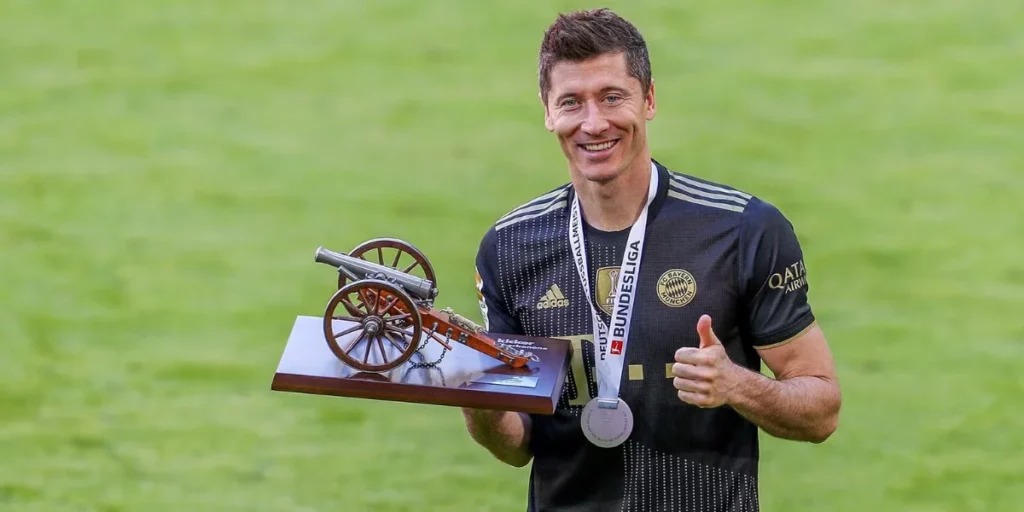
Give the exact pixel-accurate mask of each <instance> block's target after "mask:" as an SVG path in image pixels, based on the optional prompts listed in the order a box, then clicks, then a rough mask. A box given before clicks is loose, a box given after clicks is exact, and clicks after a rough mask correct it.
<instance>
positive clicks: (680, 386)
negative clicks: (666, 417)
mask: <svg viewBox="0 0 1024 512" xmlns="http://www.w3.org/2000/svg"><path fill="white" fill-rule="evenodd" d="M697 334H698V335H699V336H700V346H698V347H697V348H693V347H683V348H680V349H679V350H677V351H676V362H675V364H673V365H672V375H674V376H675V378H674V379H672V385H673V386H674V387H675V388H676V389H677V390H679V391H678V395H679V399H680V400H682V401H683V402H686V403H688V404H693V405H696V406H698V407H719V406H721V405H723V404H725V403H727V402H728V396H729V393H730V391H732V388H734V387H735V386H736V383H737V371H738V370H739V368H738V367H737V366H736V365H735V364H734V363H733V362H732V361H731V360H730V359H729V355H728V354H726V352H725V347H724V346H723V345H722V341H721V340H719V339H718V336H716V335H715V331H714V330H712V329H711V317H710V316H708V315H703V316H701V317H700V320H698V321H697Z"/></svg>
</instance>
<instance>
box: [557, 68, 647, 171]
mask: <svg viewBox="0 0 1024 512" xmlns="http://www.w3.org/2000/svg"><path fill="white" fill-rule="evenodd" d="M550 83H551V87H550V90H549V91H548V99H547V104H546V105H545V106H544V125H545V127H546V128H547V129H548V130H549V131H551V132H553V133H555V134H556V135H557V136H558V140H559V143H560V144H561V146H562V152H563V153H564V154H565V157H566V158H567V159H568V160H569V165H570V168H571V169H572V170H573V172H576V173H579V174H580V175H582V176H583V177H584V178H585V179H587V180H591V181H597V182H606V181H609V180H611V179H614V178H616V177H617V176H619V175H620V174H622V173H623V172H624V171H625V170H626V169H628V168H629V166H630V164H632V163H633V162H634V161H635V160H636V157H637V156H640V155H641V154H644V152H645V151H646V148H647V121H650V120H651V119H654V113H655V104H654V84H653V83H652V84H651V88H650V90H648V91H644V90H643V89H642V86H641V85H640V81H639V80H637V79H636V78H633V77H632V76H630V75H629V72H628V70H627V67H626V57H625V54H623V53H616V54H605V55H601V56H599V57H595V58H593V59H590V60H587V61H583V62H559V63H558V64H556V65H555V66H554V67H552V69H551V75H550Z"/></svg>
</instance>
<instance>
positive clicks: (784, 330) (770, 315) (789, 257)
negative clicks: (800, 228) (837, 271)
mask: <svg viewBox="0 0 1024 512" xmlns="http://www.w3.org/2000/svg"><path fill="white" fill-rule="evenodd" d="M743 215H744V219H743V226H742V228H741V233H742V234H741V238H742V240H741V243H740V247H741V257H740V265H741V269H740V275H741V279H740V286H741V290H743V297H744V304H746V308H745V311H744V315H745V323H746V324H747V329H748V335H749V337H750V340H751V344H752V345H753V346H754V347H756V348H765V347H769V346H772V345H776V344H779V343H782V342H785V341H788V340H790V339H792V338H793V337H794V336H796V335H797V334H799V333H800V332H801V331H803V330H804V329H806V328H807V327H809V326H811V325H812V324H813V323H814V320H815V318H814V313H813V311H812V310H811V305H810V302H809V301H808V291H809V285H808V282H807V269H806V267H805V265H804V255H803V250H802V248H801V247H800V242H799V240H798V239H797V236H796V231H795V230H794V228H793V225H792V224H791V223H790V222H789V220H788V219H786V217H785V216H784V215H783V214H782V212H781V211H779V210H778V208H776V207H775V206H773V205H771V204H770V203H767V202H765V201H761V200H759V199H757V198H752V199H751V201H750V203H749V204H748V206H747V209H746V210H745V211H744V214H743Z"/></svg>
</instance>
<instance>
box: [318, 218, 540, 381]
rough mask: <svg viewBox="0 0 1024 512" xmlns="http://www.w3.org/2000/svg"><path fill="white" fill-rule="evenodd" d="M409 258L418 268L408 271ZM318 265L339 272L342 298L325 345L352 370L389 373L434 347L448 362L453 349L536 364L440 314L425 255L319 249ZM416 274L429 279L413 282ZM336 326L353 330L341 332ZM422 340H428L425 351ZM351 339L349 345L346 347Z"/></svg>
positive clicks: (394, 246) (372, 247)
mask: <svg viewBox="0 0 1024 512" xmlns="http://www.w3.org/2000/svg"><path fill="white" fill-rule="evenodd" d="M386 250H387V251H389V252H390V251H394V252H395V255H394V258H393V259H392V258H391V257H390V256H389V257H388V258H385V251H386ZM374 254H375V255H376V258H374V257H373V255H374ZM403 257H407V258H409V259H411V260H412V262H411V263H409V264H408V265H405V266H403V263H402V261H401V260H402V258H403ZM314 260H315V261H316V262H317V263H324V264H327V265H330V266H332V267H334V268H336V269H337V271H338V290H337V292H335V293H334V295H333V296H331V299H330V300H329V301H328V303H327V307H326V309H325V311H324V318H323V330H324V338H325V339H326V341H327V345H328V346H329V347H330V349H331V352H333V353H334V355H335V356H337V357H338V359H340V360H341V361H342V362H344V363H345V364H347V365H349V366H351V367H353V368H356V369H358V370H362V371H367V372H383V371H387V370H390V369H392V368H395V367H397V366H399V365H401V364H403V363H405V362H406V361H408V360H409V358H410V357H412V356H413V354H415V353H416V352H417V351H419V350H421V349H422V348H424V347H425V346H426V341H429V340H430V339H433V340H435V341H437V342H438V343H439V344H441V345H442V346H443V347H444V349H445V352H442V358H443V357H444V354H445V353H446V351H448V350H451V349H452V345H451V342H453V341H454V342H457V343H461V344H463V345H465V346H467V347H469V348H472V349H474V350H477V351H479V352H481V353H483V354H486V355H488V356H490V357H493V358H495V359H497V360H498V361H501V362H502V363H505V364H507V365H509V366H511V367H513V368H519V367H522V366H524V365H526V364H527V363H528V362H529V361H531V360H533V361H536V360H537V356H535V355H533V354H531V353H529V352H526V351H523V350H521V349H517V348H515V347H509V346H503V345H502V344H500V343H498V342H496V341H495V340H494V339H493V338H491V337H489V336H488V335H487V334H486V333H485V332H484V329H483V328H482V327H481V326H479V325H477V324H475V323H474V322H472V321H470V320H469V319H467V318H465V317H463V316H461V315H458V314H456V313H455V312H454V311H452V309H451V308H443V309H436V308H435V307H434V299H436V298H437V295H438V288H437V279H436V277H435V275H434V270H433V268H432V267H431V265H430V262H429V261H428V260H427V258H426V257H425V256H424V255H423V253H422V252H420V251H419V250H418V249H416V248H415V247H413V246H412V245H410V244H408V243H406V242H404V241H402V240H397V239H393V238H379V239H374V240H369V241H367V242H364V243H363V244H360V245H359V246H357V247H356V248H355V249H353V250H352V251H350V252H349V253H348V254H345V253H341V252H335V251H332V250H329V249H326V248H324V247H319V248H317V250H316V254H315V257H314ZM373 260H376V261H373ZM386 260H388V261H390V264H386V263H385V261H386ZM400 267H401V268H400ZM413 270H417V271H418V273H422V274H423V275H422V276H417V275H414V274H412V271H413ZM336 320H341V321H343V322H347V324H343V326H344V327H343V328H339V327H338V326H337V323H336V322H335V321H336ZM424 333H426V334H427V336H428V338H427V340H426V341H425V342H424V343H423V344H422V345H421V344H419V340H420V339H421V338H422V337H423V336H422V335H423V334H424ZM346 336H349V337H350V338H351V339H348V340H345V337H346ZM360 345H362V346H363V347H364V348H361V349H360V348H359V347H360ZM371 353H379V355H380V358H379V359H378V358H374V359H373V360H371ZM389 354H390V357H389ZM438 361H440V359H439V360H438Z"/></svg>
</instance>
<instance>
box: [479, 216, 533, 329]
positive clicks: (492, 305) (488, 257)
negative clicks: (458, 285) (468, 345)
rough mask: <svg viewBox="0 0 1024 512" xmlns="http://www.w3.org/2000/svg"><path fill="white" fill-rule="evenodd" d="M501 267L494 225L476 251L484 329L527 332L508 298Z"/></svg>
mask: <svg viewBox="0 0 1024 512" xmlns="http://www.w3.org/2000/svg"><path fill="white" fill-rule="evenodd" d="M498 268H499V262H498V235H497V232H496V231H495V229H494V228H493V227H492V228H491V229H489V230H488V231H487V233H486V234H484V236H483V238H482V239H481V240H480V247H479V249H478V250H477V254H476V269H475V270H476V297H477V301H478V303H479V304H480V315H481V316H482V317H483V320H484V329H485V330H487V331H488V332H491V333H504V334H523V332H522V328H521V326H520V325H519V322H518V321H517V320H516V318H515V315H513V314H512V310H511V308H510V307H508V304H507V303H506V302H505V299H504V294H503V293H502V291H501V280H500V276H499V274H498Z"/></svg>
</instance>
